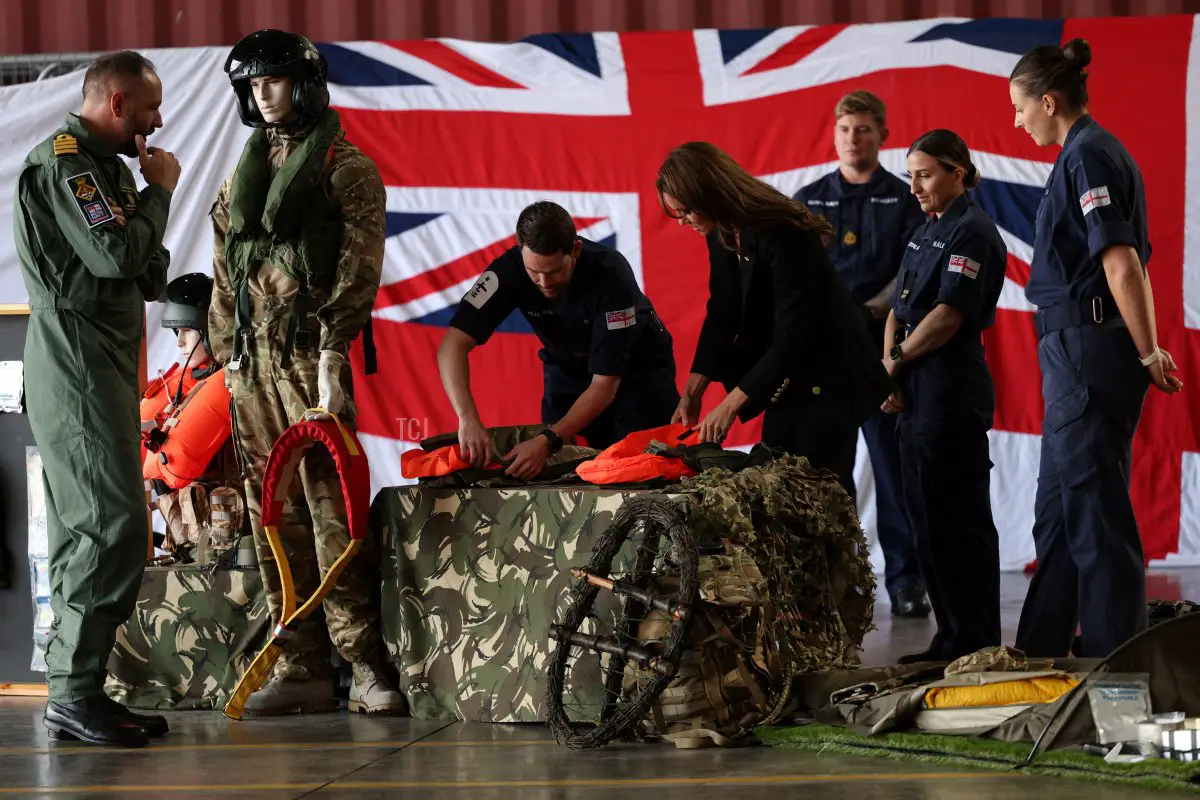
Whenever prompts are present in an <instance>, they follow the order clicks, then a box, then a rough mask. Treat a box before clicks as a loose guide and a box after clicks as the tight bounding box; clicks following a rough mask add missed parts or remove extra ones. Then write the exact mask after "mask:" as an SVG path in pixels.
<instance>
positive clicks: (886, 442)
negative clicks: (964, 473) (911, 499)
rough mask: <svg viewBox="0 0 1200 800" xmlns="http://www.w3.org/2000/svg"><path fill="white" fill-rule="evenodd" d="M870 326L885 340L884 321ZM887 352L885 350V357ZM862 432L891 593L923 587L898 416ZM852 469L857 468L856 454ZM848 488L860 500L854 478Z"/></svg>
mask: <svg viewBox="0 0 1200 800" xmlns="http://www.w3.org/2000/svg"><path fill="white" fill-rule="evenodd" d="M867 327H868V328H869V329H870V331H871V337H872V338H873V339H874V340H875V341H877V342H882V341H883V335H884V330H885V329H884V326H883V324H882V323H880V322H879V321H878V320H874V319H872V320H870V321H869V322H868V323H867ZM883 355H884V354H883V353H882V352H881V353H880V358H881V359H882V358H883ZM862 434H863V441H864V442H866V445H867V454H868V455H869V456H870V458H871V472H872V474H873V475H874V476H875V528H876V531H877V532H878V535H879V547H880V549H881V550H882V551H883V568H884V573H883V582H884V586H885V587H886V589H887V593H888V595H889V596H891V597H895V596H896V593H897V592H900V591H904V590H911V589H921V588H922V585H921V572H920V565H919V564H918V562H917V553H916V543H915V541H914V539H913V533H912V530H911V529H910V528H909V526H908V519H907V518H906V517H905V514H904V492H903V488H902V486H901V483H900V447H899V445H898V444H897V443H896V417H895V415H893V414H888V413H886V412H884V411H879V412H877V413H875V414H873V415H871V417H870V418H868V419H867V421H866V422H864V423H863V426H862ZM850 468H851V470H853V469H854V459H853V457H852V458H851V462H850ZM848 491H849V492H850V496H851V497H852V498H854V499H855V502H857V500H858V493H857V491H856V487H855V485H854V480H853V478H851V480H850V482H849V486H848Z"/></svg>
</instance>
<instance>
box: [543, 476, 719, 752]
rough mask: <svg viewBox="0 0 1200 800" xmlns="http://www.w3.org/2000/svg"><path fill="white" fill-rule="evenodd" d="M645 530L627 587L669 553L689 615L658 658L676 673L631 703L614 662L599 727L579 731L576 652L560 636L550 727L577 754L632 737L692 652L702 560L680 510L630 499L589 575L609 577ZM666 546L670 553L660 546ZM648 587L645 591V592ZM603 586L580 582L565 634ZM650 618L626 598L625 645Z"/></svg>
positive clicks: (651, 497)
mask: <svg viewBox="0 0 1200 800" xmlns="http://www.w3.org/2000/svg"><path fill="white" fill-rule="evenodd" d="M639 522H640V523H642V532H641V539H640V543H639V546H638V547H637V551H636V552H637V556H636V558H635V559H634V565H633V570H632V573H631V574H630V577H629V579H628V580H629V582H631V583H633V584H635V585H638V586H641V585H642V584H643V583H644V582H645V581H646V579H647V578H648V577H649V575H650V570H651V568H652V567H653V565H654V562H655V560H656V559H657V558H658V557H659V556H660V555H664V554H665V555H667V556H668V561H670V562H672V564H673V566H674V567H675V568H676V569H678V571H679V597H678V603H679V604H680V605H681V606H683V607H684V609H685V610H686V613H685V614H684V615H683V618H682V619H680V618H678V617H676V618H674V619H672V620H671V625H670V629H669V633H668V635H667V638H666V640H665V642H664V643H663V645H662V649H661V652H660V660H661V661H662V662H665V663H667V664H669V665H670V667H671V670H670V674H668V675H662V674H656V675H655V677H654V678H652V679H651V680H650V681H648V682H647V683H646V685H645V686H644V687H643V688H642V690H641V691H640V692H638V693H637V694H636V695H635V696H634V697H632V698H630V699H629V700H628V701H626V702H624V703H622V702H620V698H621V694H622V686H621V684H622V680H623V674H624V670H623V669H620V668H618V665H617V664H614V663H613V662H616V657H615V656H610V659H611V660H610V664H612V666H610V668H609V669H608V670H607V671H606V672H607V675H606V679H605V686H604V688H605V698H604V707H603V709H602V711H601V714H600V722H599V723H598V724H597V725H596V727H595V728H593V729H591V730H589V731H587V732H586V733H576V732H575V729H574V727H573V726H572V723H571V721H570V720H569V719H568V718H567V713H566V710H565V708H564V707H563V690H564V686H565V680H564V677H565V674H566V668H567V658H568V655H569V654H570V651H571V648H572V647H573V646H574V645H572V644H570V643H569V642H566V641H564V640H563V639H562V638H560V639H559V640H558V643H557V646H556V647H555V648H554V652H553V653H552V654H551V656H550V662H549V664H548V667H549V670H548V675H547V680H546V695H547V697H546V708H547V720H546V721H547V724H548V725H549V726H550V729H551V730H552V731H553V732H554V738H555V739H556V740H557V741H558V742H559V744H565V745H566V746H567V747H571V748H574V749H580V750H586V749H592V748H597V747H602V746H604V745H605V744H607V743H608V742H610V741H612V740H614V739H619V738H621V737H623V736H625V735H626V734H628V733H629V732H630V731H631V730H632V729H633V728H634V726H636V725H637V723H638V722H640V721H641V720H643V719H645V717H646V715H647V714H648V712H649V711H650V707H651V705H652V704H653V703H654V701H655V700H657V699H658V697H659V695H661V694H662V692H663V690H664V689H666V688H667V686H668V685H669V684H670V683H671V681H672V680H674V679H675V672H676V671H677V670H678V667H679V662H680V660H681V659H682V657H683V652H684V650H685V647H686V642H687V635H688V631H689V630H690V628H691V622H692V617H693V616H694V607H695V605H696V602H697V600H698V598H699V593H700V575H699V554H698V552H697V548H696V543H695V540H694V537H693V535H692V531H691V528H689V527H688V524H687V518H686V515H685V512H684V511H683V509H681V508H680V507H679V505H678V504H676V503H675V502H673V501H671V500H670V499H668V498H667V497H666V496H664V495H662V494H646V495H640V496H637V497H632V498H630V499H628V500H626V501H625V502H624V503H623V504H622V505H621V508H620V509H618V510H617V513H616V515H615V516H614V517H613V521H612V524H610V525H609V527H608V528H607V529H606V530H605V531H604V532H603V533H602V534H600V536H599V537H598V538H597V540H596V543H595V545H594V546H593V548H592V557H591V560H589V561H588V564H587V567H586V568H585V569H586V570H587V572H588V573H589V574H591V575H595V576H597V577H601V578H607V577H609V575H610V571H611V569H612V560H613V558H615V557H616V555H617V553H618V552H620V550H621V547H622V545H624V544H625V542H626V540H627V539H628V538H629V535H630V532H631V531H632V529H633V528H634V526H635V525H637V524H638V523H639ZM664 538H665V539H666V540H667V547H666V548H663V547H661V546H659V545H661V543H662V541H663V539H664ZM643 588H644V587H643ZM599 591H600V589H599V587H597V586H593V585H592V584H590V583H588V582H587V581H585V580H580V579H578V578H576V579H575V580H574V581H573V583H572V587H571V593H570V596H571V604H570V606H569V607H568V608H567V612H566V614H565V615H564V617H563V622H562V624H561V625H560V626H559V628H560V629H561V630H562V631H563V632H564V633H566V634H571V633H575V632H577V631H578V630H579V626H580V624H581V623H582V622H583V620H584V619H585V618H586V617H587V615H588V613H589V612H590V611H591V609H592V605H593V604H594V602H595V600H596V594H597V593H598V592H599ZM645 612H646V609H645V607H644V605H643V604H642V603H641V602H639V601H636V600H634V599H633V598H631V597H623V598H622V604H621V613H620V616H619V617H618V619H617V625H616V629H617V633H616V635H617V637H618V638H620V639H622V640H624V641H631V640H633V639H634V637H635V635H636V631H637V625H638V622H639V618H640V617H641V616H642V615H643V614H644V613H645Z"/></svg>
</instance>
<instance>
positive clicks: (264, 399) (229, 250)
mask: <svg viewBox="0 0 1200 800" xmlns="http://www.w3.org/2000/svg"><path fill="white" fill-rule="evenodd" d="M225 70H226V73H227V74H228V75H229V79H230V82H231V83H232V84H233V89H234V94H235V96H236V100H237V110H238V114H239V116H240V117H241V119H242V122H243V123H244V124H246V125H248V126H251V127H253V128H255V130H254V132H253V133H252V134H251V135H250V138H249V140H248V141H247V143H246V147H245V149H244V151H243V152H242V157H241V160H240V161H239V162H238V165H237V168H236V169H235V170H234V172H233V174H232V175H231V176H230V177H229V179H228V180H227V181H225V184H224V185H223V186H222V187H221V190H220V192H219V193H218V195H217V201H216V203H214V204H213V209H212V219H213V228H214V235H215V241H214V262H213V296H212V305H211V306H210V307H209V317H208V319H209V335H210V339H211V343H212V348H213V354H214V355H215V357H216V358H217V360H218V361H220V362H222V363H224V364H225V365H226V367H225V375H226V383H227V384H228V386H229V390H230V393H231V394H232V396H233V436H234V442H235V448H236V452H237V454H238V459H239V464H240V466H241V469H242V472H243V474H244V476H245V479H246V506H247V510H248V511H249V516H250V523H251V531H252V532H253V535H254V544H255V549H256V550H257V553H258V563H259V570H260V571H261V573H262V576H263V583H264V585H265V586H266V589H267V607H268V608H269V609H270V611H271V615H272V617H273V619H274V621H275V622H276V623H278V622H280V616H281V606H282V583H281V573H280V569H279V565H278V564H277V563H276V561H275V558H274V556H273V554H272V552H271V548H270V545H269V542H268V539H267V537H266V534H265V532H264V530H263V527H262V522H261V514H262V509H261V506H260V502H261V496H262V481H263V473H264V470H265V468H266V465H267V458H268V456H269V455H270V453H271V448H272V446H273V445H274V444H275V442H276V440H278V438H279V437H280V436H281V435H282V434H283V432H284V431H285V430H286V429H287V428H288V427H289V426H290V425H293V424H295V423H297V422H299V421H300V420H301V419H302V418H310V417H313V416H318V417H319V416H323V415H324V413H325V412H328V413H331V414H336V415H338V419H339V420H340V422H341V423H342V424H344V425H345V426H346V427H347V428H350V429H354V427H355V422H356V409H355V406H354V399H353V390H352V376H351V368H350V364H349V363H348V361H347V355H348V353H349V351H350V344H351V342H353V341H354V339H355V338H357V336H358V335H359V333H360V332H362V331H363V330H364V326H365V325H366V324H367V323H368V321H369V320H370V317H371V309H372V308H373V307H374V305H375V295H376V293H377V292H378V290H379V280H380V275H381V271H382V268H383V246H384V239H385V236H386V233H385V230H386V216H385V206H386V195H385V193H384V188H383V180H382V179H381V178H380V176H379V170H378V169H376V167H375V164H374V163H372V162H371V160H370V159H369V158H367V156H366V155H364V154H363V153H362V151H360V150H359V149H358V148H357V147H355V146H354V145H353V144H351V143H350V142H349V141H348V140H347V139H346V133H345V131H344V130H343V129H342V126H341V122H340V120H339V117H338V114H337V112H336V111H335V110H334V109H332V108H330V107H329V90H328V88H327V84H326V78H327V72H328V65H327V64H326V62H325V59H324V57H323V56H322V55H321V54H320V52H319V51H318V50H317V48H316V47H314V46H313V44H312V42H310V41H309V40H308V39H305V38H304V37H303V36H298V35H296V34H292V33H287V32H284V31H278V30H261V31H257V32H256V33H252V34H250V35H249V36H247V37H246V38H245V39H243V40H242V41H241V42H239V43H238V44H237V45H235V46H234V47H233V49H232V50H231V51H230V54H229V58H228V60H227V62H226V65H225ZM317 408H320V409H324V410H325V411H324V412H315V411H314V412H312V413H310V410H311V409H317ZM298 472H299V477H300V483H301V485H302V490H301V491H299V492H297V493H296V494H295V495H294V496H293V497H292V502H290V503H288V504H287V505H286V506H285V508H284V516H283V521H282V524H280V525H279V528H278V531H279V538H280V541H281V543H282V545H283V548H284V550H285V551H286V552H287V554H288V564H289V567H290V572H291V575H292V579H293V581H294V584H295V588H296V594H297V597H299V598H307V597H309V596H311V594H312V592H313V591H314V590H315V589H316V588H317V584H318V583H319V582H320V579H321V576H322V575H323V574H324V572H325V571H326V570H328V569H329V568H330V567H331V566H332V565H333V563H334V561H336V560H337V558H338V556H340V555H341V554H342V553H343V552H344V551H345V549H346V547H347V546H348V545H349V543H350V535H349V528H348V524H347V517H346V509H345V505H344V501H343V499H342V490H341V483H340V479H339V477H338V474H337V468H336V466H335V465H334V462H333V459H332V458H331V457H330V455H329V454H328V453H327V452H326V451H325V450H324V449H323V448H319V447H318V448H313V449H312V450H310V451H309V452H308V453H307V454H306V455H305V457H304V460H303V462H301V464H300V466H299V468H298ZM378 567H379V547H378V543H377V542H374V541H372V540H371V538H368V539H367V541H366V542H364V546H363V547H362V549H361V550H360V551H359V552H358V554H357V555H356V556H355V557H354V558H353V559H352V560H351V561H350V562H349V564H348V565H347V566H346V569H345V570H344V571H343V572H342V574H341V576H340V577H339V579H338V581H337V583H336V584H335V585H334V586H333V588H332V589H331V590H330V592H329V594H328V595H326V597H325V600H324V604H323V607H324V611H325V623H326V624H325V626H321V625H320V624H319V622H316V621H315V620H313V619H310V620H308V621H306V622H305V623H304V624H302V625H301V626H300V627H299V629H298V630H297V631H296V633H295V634H294V635H293V636H292V637H291V639H290V640H289V641H288V644H287V647H286V648H285V649H284V651H283V653H282V654H281V656H280V658H279V660H278V661H277V662H276V664H275V672H274V674H273V676H272V678H271V680H270V681H269V682H268V683H267V685H266V686H264V687H262V688H261V689H259V690H258V691H256V692H255V693H254V694H252V695H251V696H250V698H249V700H248V701H247V702H246V706H245V709H244V710H245V713H246V714H247V715H250V716H264V715H272V714H285V713H295V712H304V713H314V712H318V711H332V710H334V708H335V706H336V698H335V695H334V687H333V681H332V669H331V665H330V658H329V643H330V641H331V640H332V643H333V644H334V645H335V646H336V647H337V649H338V651H339V653H340V654H341V656H342V657H343V658H345V659H346V660H347V661H348V662H350V665H351V668H352V670H353V674H354V680H353V683H352V684H351V686H350V703H349V706H350V710H351V711H353V712H365V713H395V712H399V711H402V710H403V709H404V707H405V705H404V698H403V696H402V695H401V694H400V693H399V692H397V691H396V690H395V688H393V684H392V681H391V678H390V676H389V675H388V667H387V661H386V656H387V653H386V649H385V647H384V644H383V636H382V634H381V631H380V626H379V607H378V604H377V602H376V600H375V598H376V595H377V590H378V588H379V568H378ZM315 616H316V615H314V617H315ZM314 623H315V624H314ZM322 627H324V628H325V630H322Z"/></svg>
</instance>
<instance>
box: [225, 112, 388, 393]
mask: <svg viewBox="0 0 1200 800" xmlns="http://www.w3.org/2000/svg"><path fill="white" fill-rule="evenodd" d="M340 130H341V120H340V118H339V117H338V114H337V112H336V111H334V110H333V109H332V108H330V109H327V110H326V111H325V113H324V114H323V115H322V117H321V119H320V120H319V121H318V122H317V124H316V125H315V126H314V128H313V129H312V130H311V131H310V132H309V134H308V136H306V137H305V139H304V141H303V142H302V143H301V144H300V147H298V148H297V149H296V150H295V151H293V152H292V153H291V154H290V155H289V156H288V157H287V160H286V161H285V162H284V164H283V166H282V167H280V168H279V170H278V171H277V172H275V174H274V176H272V174H271V169H272V168H271V165H270V164H269V163H268V157H269V154H270V147H271V142H270V140H269V139H268V137H267V133H266V131H265V130H263V129H261V128H257V129H255V130H254V132H253V133H252V134H251V135H250V139H249V140H248V141H247V142H246V146H245V148H244V149H243V150H242V157H241V160H239V161H238V165H237V169H236V170H235V171H234V177H233V183H232V185H231V187H230V196H229V229H228V230H227V231H226V234H225V259H226V265H227V268H228V271H229V281H230V283H231V284H232V286H233V292H234V296H235V297H236V298H237V306H236V311H235V315H234V320H235V332H234V342H233V360H232V361H231V362H230V366H231V367H233V368H234V369H237V368H239V367H240V365H241V359H242V358H243V357H246V356H247V355H248V353H247V348H246V340H248V339H249V337H250V297H249V292H248V288H247V284H248V278H249V274H250V267H251V265H252V264H254V263H255V262H258V261H267V262H268V263H270V264H271V265H272V266H274V267H276V268H277V269H279V270H280V271H281V272H283V273H284V274H285V275H287V276H288V277H289V278H291V279H292V280H294V281H296V282H297V283H298V284H299V285H300V289H299V292H298V293H297V295H296V299H295V303H294V305H293V307H292V315H291V322H290V324H289V327H288V335H287V340H286V341H285V342H284V346H283V358H284V363H285V364H286V363H287V362H288V359H289V356H290V353H291V349H292V347H293V346H295V347H296V348H299V349H308V348H310V347H312V346H313V335H312V330H310V329H309V327H308V291H309V287H310V286H311V285H313V283H316V282H323V281H324V280H325V279H326V278H328V276H329V275H330V274H331V273H332V272H333V270H334V268H335V267H336V265H337V259H338V251H339V248H340V245H341V224H340V222H339V221H338V219H337V215H336V214H335V213H334V209H333V207H332V205H331V203H330V202H329V199H328V198H327V197H326V196H325V192H324V191H323V189H322V187H321V176H322V172H323V171H324V168H325V164H326V162H327V161H328V159H329V156H330V154H331V152H332V149H333V146H334V142H335V141H336V139H337V136H338V133H339V131H340ZM369 325H370V323H368V326H369ZM369 336H370V333H369V327H368V330H367V332H366V333H365V337H364V338H369ZM364 344H366V342H364ZM371 360H372V361H373V359H371ZM373 371H374V369H373V365H371V367H369V368H368V374H369V373H370V372H373Z"/></svg>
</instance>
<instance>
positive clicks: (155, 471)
mask: <svg viewBox="0 0 1200 800" xmlns="http://www.w3.org/2000/svg"><path fill="white" fill-rule="evenodd" d="M170 376H171V372H168V373H167V375H165V376H164V378H166V381H165V382H166V384H167V390H166V391H163V392H160V393H156V394H154V395H152V396H148V397H146V398H145V399H143V401H142V409H143V410H142V421H143V422H142V424H143V433H142V436H143V440H144V441H145V444H146V448H147V450H148V451H149V452H147V453H146V459H145V461H143V462H142V477H143V478H144V479H146V480H158V481H162V482H163V483H164V484H166V485H167V486H169V487H170V488H172V489H182V488H183V487H184V486H187V485H188V484H190V483H192V482H193V481H196V480H199V478H200V477H201V476H202V475H204V473H205V472H206V471H207V470H208V466H209V464H211V463H212V460H213V458H215V457H216V455H217V453H219V452H220V450H221V448H222V447H223V446H224V445H225V442H226V441H228V440H229V436H230V433H231V428H230V422H229V401H230V395H229V390H228V389H227V388H225V370H224V369H220V370H217V371H216V372H214V373H213V374H211V375H209V376H208V377H206V378H201V379H199V380H196V379H193V383H192V387H191V389H188V388H187V385H188V383H187V382H188V378H189V377H191V376H190V375H185V376H184V387H185V389H184V391H185V392H186V394H185V396H184V398H183V400H182V401H180V403H179V405H178V407H171V406H170V400H171V397H172V396H173V395H174V391H175V390H176V387H177V386H178V383H177V381H178V377H177V376H176V377H175V379H174V380H171V379H170ZM156 380H158V379H156ZM152 386H153V384H152ZM147 394H148V395H149V390H147ZM160 397H162V398H163V399H165V400H166V401H167V402H166V403H165V404H164V405H163V407H162V408H161V409H159V410H158V412H157V414H156V415H155V416H148V414H147V411H148V410H152V409H153V408H154V405H155V404H157V403H158V402H159V398H160ZM160 416H165V419H164V420H162V421H161V422H159V423H158V424H157V425H155V426H154V429H155V430H161V431H163V433H165V434H166V439H165V441H162V442H161V444H158V445H157V449H156V450H150V448H151V446H152V443H151V442H150V441H149V436H150V431H148V430H146V427H145V426H146V423H147V422H148V421H150V420H156V419H157V418H158V417H160Z"/></svg>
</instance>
